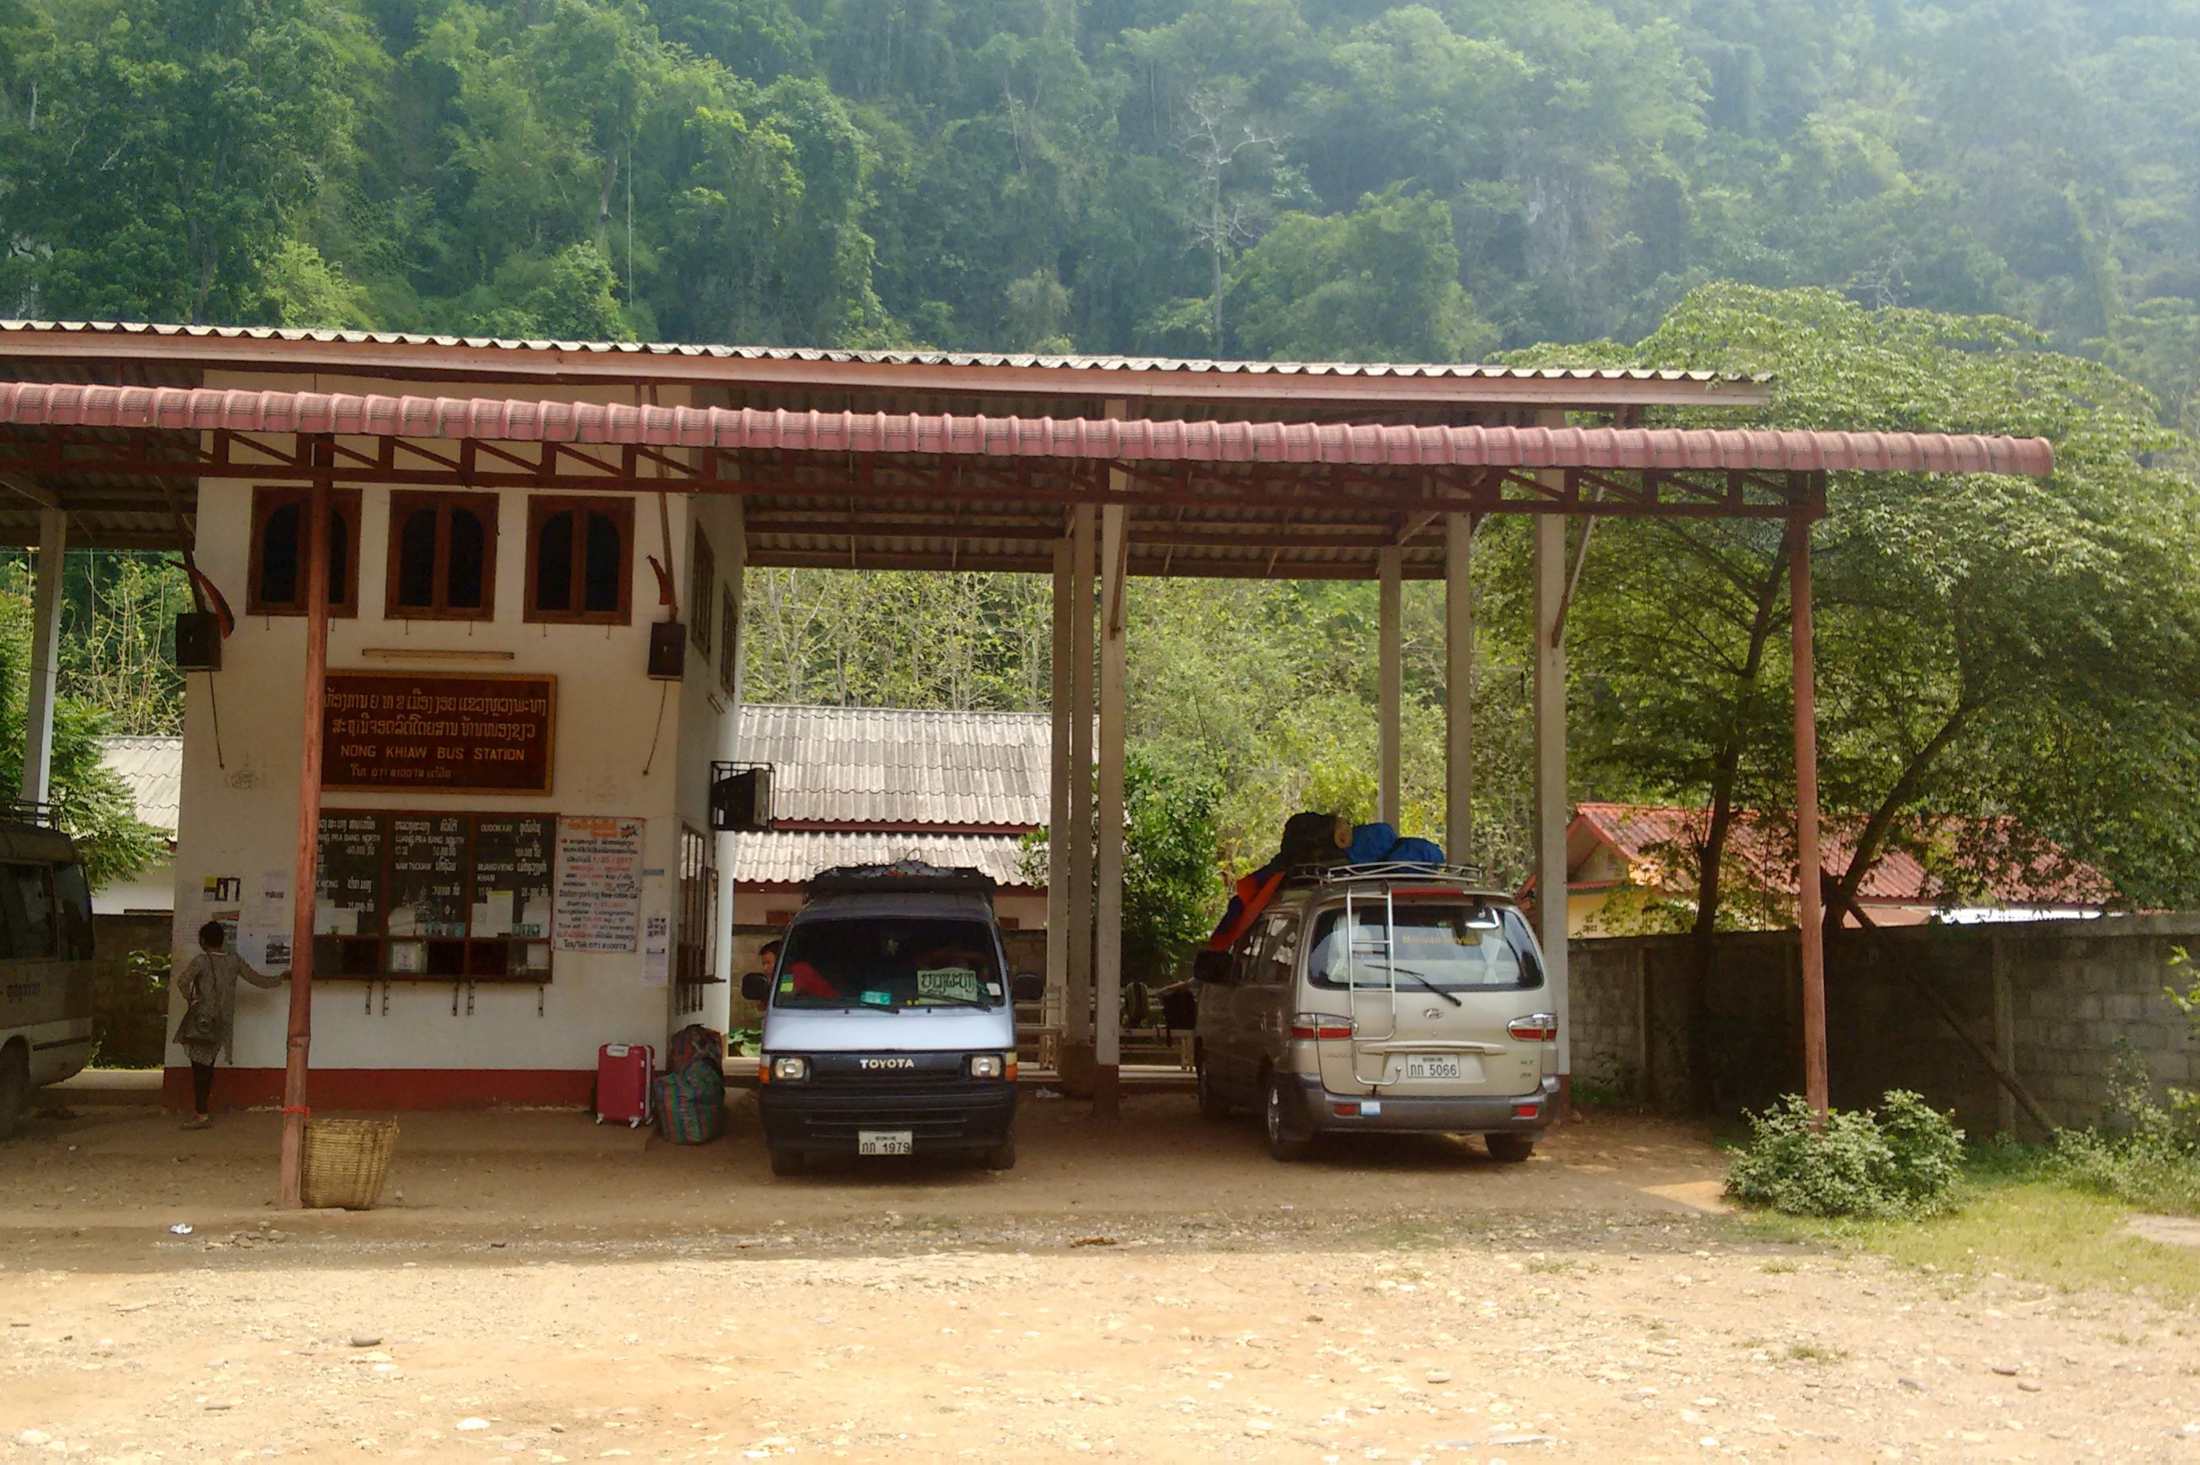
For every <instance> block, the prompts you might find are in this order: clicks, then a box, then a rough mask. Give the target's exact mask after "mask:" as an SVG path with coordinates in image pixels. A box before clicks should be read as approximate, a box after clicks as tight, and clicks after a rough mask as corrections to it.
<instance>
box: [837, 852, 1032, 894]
mask: <svg viewBox="0 0 2200 1465" xmlns="http://www.w3.org/2000/svg"><path fill="white" fill-rule="evenodd" d="M994 888H995V887H994V883H993V877H992V876H991V875H988V874H986V873H985V871H983V870H979V869H976V868H973V867H972V866H969V865H957V866H952V867H950V866H945V865H934V864H928V863H926V862H925V861H923V860H915V859H910V860H895V861H894V862H893V863H892V864H886V865H836V866H835V867H833V868H832V869H830V870H820V871H818V872H817V874H815V875H813V876H811V877H810V894H811V895H813V896H815V895H857V894H874V893H879V892H885V891H891V892H893V893H895V894H897V895H898V894H903V893H908V894H932V893H935V892H945V891H966V892H969V893H971V894H973V895H984V896H987V897H990V896H991V895H992V894H993V891H994Z"/></svg>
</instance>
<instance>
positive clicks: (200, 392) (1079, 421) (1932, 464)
mask: <svg viewBox="0 0 2200 1465" xmlns="http://www.w3.org/2000/svg"><path fill="white" fill-rule="evenodd" d="M0 423H12V424H15V425H18V426H25V427H89V428H130V429H153V430H166V431H184V432H191V431H199V432H212V431H221V430H229V431H235V432H277V433H337V434H343V435H353V436H357V435H378V436H403V437H418V438H480V439H491V440H500V441H508V442H519V441H527V442H534V441H550V442H576V443H652V444H658V445H663V446H681V447H716V448H724V449H759V450H770V451H788V452H806V453H808V452H815V453H891V454H921V455H927V456H930V455H950V456H972V457H1012V458H1068V459H1083V460H1105V461H1112V462H1123V461H1159V462H1212V463H1246V462H1259V463H1350V464H1359V465H1369V466H1383V467H1420V468H1425V467H1495V466H1502V467H1521V468H1563V467H1579V468H1605V469H1615V470H1628V469H1660V468H1662V469H1693V470H1710V471H1736V470H1758V471H1769V472H1838V471H1844V470H1862V471H1867V472H1893V473H2010V474H2026V475H2030V476H2035V477H2045V476H2047V475H2048V474H2050V473H2052V472H2053V471H2054V461H2055V454H2054V449H2053V447H2052V446H2051V445H2050V444H2049V443H2048V442H2047V441H2046V440H2045V439H2041V438H2004V437H1977V436H1963V435H1955V434H1948V433H1911V432H1815V431H1802V430H1786V431H1761V430H1760V431H1739V430H1737V431H1708V430H1704V431H1690V430H1682V429H1677V428H1615V427H1562V428H1547V427H1479V426H1477V427H1440V426H1421V427H1409V426H1402V425H1380V424H1360V423H1314V422H1297V423H1284V422H1186V421H1181V420H1178V421H1155V420H1151V419H1145V418H1131V419H1108V418H1082V417H1076V418H1053V417H1041V418H1025V417H986V416H953V415H944V414H927V413H887V412H786V411H769V412H760V411H756V410H753V409H750V408H740V409H728V408H720V407H640V406H626V405H618V404H609V403H601V402H552V401H521V400H516V399H506V400H499V399H496V398H488V397H412V396H405V397H393V396H383V395H378V394H370V395H355V394H351V393H329V392H252V391H220V390H215V389H211V388H200V389H195V390H185V389H182V388H175V387H100V386H83V385H77V384H56V383H47V382H8V383H0Z"/></svg>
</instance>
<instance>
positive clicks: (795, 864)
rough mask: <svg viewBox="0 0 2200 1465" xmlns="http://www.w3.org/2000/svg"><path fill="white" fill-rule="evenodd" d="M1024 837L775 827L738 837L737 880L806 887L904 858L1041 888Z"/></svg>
mask: <svg viewBox="0 0 2200 1465" xmlns="http://www.w3.org/2000/svg"><path fill="white" fill-rule="evenodd" d="M1022 845H1023V837H1022V836H1021V835H1016V834H923V833H915V832H906V831H894V830H886V831H872V830H858V831H848V830H824V829H775V830H771V831H769V832H767V833H762V834H737V835H735V836H734V837H733V873H734V878H735V879H736V880H737V881H739V882H740V883H741V884H743V885H806V884H808V883H809V882H810V880H811V878H812V877H813V876H815V875H816V874H817V873H818V872H819V871H821V870H830V869H832V868H833V867H835V866H836V865H885V864H891V863H892V862H894V861H895V860H900V859H918V860H923V861H924V862H925V863H927V864H932V865H940V866H944V867H946V868H950V869H955V868H961V867H963V866H968V867H970V868H972V869H977V870H983V871H984V872H985V873H986V874H988V875H991V876H992V877H993V878H994V880H996V881H998V882H999V883H1000V884H1002V885H1004V886H1014V887H1020V888H1024V889H1038V888H1040V886H1039V885H1038V884H1034V882H1032V881H1030V880H1027V879H1025V878H1024V875H1023V872H1022V869H1021V868H1020V866H1021V861H1022V855H1023V850H1022Z"/></svg>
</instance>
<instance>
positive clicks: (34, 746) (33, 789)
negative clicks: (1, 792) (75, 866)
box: [22, 509, 69, 804]
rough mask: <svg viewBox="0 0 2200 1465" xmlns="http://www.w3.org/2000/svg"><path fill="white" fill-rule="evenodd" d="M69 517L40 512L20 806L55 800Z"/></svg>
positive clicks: (50, 512) (59, 511) (51, 511)
mask: <svg viewBox="0 0 2200 1465" xmlns="http://www.w3.org/2000/svg"><path fill="white" fill-rule="evenodd" d="M68 549H69V516H68V515H67V514H65V513H63V512H62V511H61V510H60V509H40V510H39V511H38V584H37V587H36V589H35V592H34V594H33V598H32V609H31V686H30V700H29V703H28V705H27V706H26V707H25V709H24V717H23V784H22V796H23V801H24V802H25V803H28V804H43V803H46V802H47V801H49V800H50V799H52V797H53V706H54V695H55V687H56V685H57V679H58V677H59V675H60V671H61V570H62V565H63V563H64V562H65V561H66V559H67V557H68Z"/></svg>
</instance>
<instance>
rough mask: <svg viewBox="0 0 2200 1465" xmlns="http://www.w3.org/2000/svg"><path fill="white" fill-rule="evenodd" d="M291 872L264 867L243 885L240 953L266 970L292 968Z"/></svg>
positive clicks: (238, 946)
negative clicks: (265, 868)
mask: <svg viewBox="0 0 2200 1465" xmlns="http://www.w3.org/2000/svg"><path fill="white" fill-rule="evenodd" d="M290 939H291V922H290V872H289V871H288V870H263V871H261V872H260V873H259V874H258V875H257V876H255V877H254V878H253V879H251V880H250V881H248V882H246V884H245V887H244V902H243V905H242V906H241V908H240V909H239V910H238V913H237V955H239V956H241V957H243V958H244V959H245V960H246V961H248V962H250V963H251V964H252V965H254V966H256V967H258V968H259V969H260V970H261V971H263V972H283V971H288V970H290Z"/></svg>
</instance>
